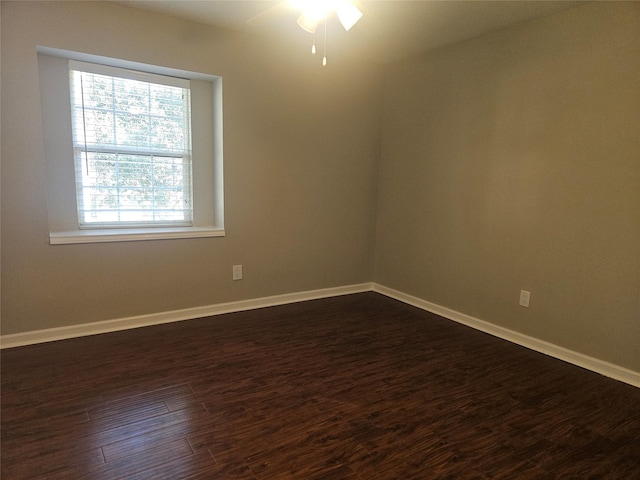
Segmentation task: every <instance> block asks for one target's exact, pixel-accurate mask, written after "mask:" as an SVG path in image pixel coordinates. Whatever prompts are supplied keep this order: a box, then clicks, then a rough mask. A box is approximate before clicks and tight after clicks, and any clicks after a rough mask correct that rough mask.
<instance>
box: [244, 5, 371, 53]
mask: <svg viewBox="0 0 640 480" xmlns="http://www.w3.org/2000/svg"><path fill="white" fill-rule="evenodd" d="M291 8H293V9H296V10H298V11H300V12H301V13H300V16H299V17H298V20H297V23H298V25H299V26H300V28H302V29H303V30H304V31H306V32H309V33H311V34H313V36H314V38H313V45H312V47H311V53H312V54H315V53H316V39H315V34H316V31H317V29H318V26H319V25H320V24H323V25H324V50H325V51H324V55H323V57H322V64H323V65H326V64H327V56H326V43H327V38H326V37H327V17H328V16H329V15H330V14H333V13H335V15H336V16H337V17H338V20H339V21H340V24H341V25H342V27H343V28H344V29H345V30H346V31H349V30H351V28H352V27H353V26H354V25H355V24H356V23H358V21H359V20H360V19H361V18H362V16H363V12H362V10H361V8H359V7H358V6H357V5H356V2H355V1H354V0H284V1H282V2H280V3H278V4H277V5H275V6H273V7H271V8H269V9H267V10H265V11H264V12H262V13H260V14H258V15H256V16H255V17H253V18H250V19H249V20H248V21H247V22H248V23H252V24H256V23H258V22H259V21H260V20H261V19H263V18H264V17H266V16H272V15H274V14H277V13H278V12H280V11H282V10H284V9H291Z"/></svg>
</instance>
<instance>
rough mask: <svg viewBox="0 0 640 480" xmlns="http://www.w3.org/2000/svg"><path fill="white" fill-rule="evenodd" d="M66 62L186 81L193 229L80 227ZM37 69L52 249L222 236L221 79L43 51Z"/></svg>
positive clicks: (70, 53) (44, 49)
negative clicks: (189, 100) (189, 95)
mask: <svg viewBox="0 0 640 480" xmlns="http://www.w3.org/2000/svg"><path fill="white" fill-rule="evenodd" d="M69 60H72V61H81V62H89V63H92V64H99V65H105V66H106V67H117V68H124V69H128V70H135V71H139V72H142V73H143V74H144V73H148V74H155V75H164V76H169V77H177V78H185V79H188V80H189V81H190V82H191V93H192V111H191V125H192V147H193V149H192V156H193V170H192V176H193V192H192V194H193V223H192V225H191V226H152V227H134V228H130V227H125V228H92V229H81V228H80V227H79V225H78V215H77V203H76V198H75V166H74V154H73V142H72V133H71V132H72V130H71V128H72V127H71V100H70V89H69V66H68V61H69ZM38 64H39V73H40V90H41V105H42V123H43V134H44V146H45V163H46V170H47V196H48V213H49V243H50V244H51V245H59V244H73V243H102V242H121V241H137V240H158V239H175V238H199V237H220V236H224V235H225V230H224V190H223V189H224V181H223V167H222V165H223V162H222V160H223V145H222V140H223V136H222V78H221V77H219V76H214V75H209V74H202V73H196V72H190V71H184V70H177V69H171V68H166V67H156V66H150V65H147V64H141V63H137V62H129V61H124V60H118V59H113V58H108V57H99V56H95V55H89V54H83V53H78V52H70V51H66V50H59V49H53V48H48V47H38ZM70 192H71V193H73V195H71V194H70Z"/></svg>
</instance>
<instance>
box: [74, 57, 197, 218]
mask: <svg viewBox="0 0 640 480" xmlns="http://www.w3.org/2000/svg"><path fill="white" fill-rule="evenodd" d="M114 70H117V69H114ZM71 78H72V103H73V105H72V107H73V112H74V114H73V132H74V145H75V151H76V181H77V185H78V187H77V189H78V193H77V198H78V216H79V220H80V224H81V225H105V226H108V225H110V224H113V225H118V224H149V223H151V224H153V223H156V224H171V223H179V224H180V225H188V224H190V222H191V219H192V205H191V203H192V202H191V182H192V179H191V153H190V149H191V132H190V125H189V123H190V122H189V117H190V109H189V107H190V105H189V91H188V90H187V89H185V88H180V87H175V86H169V85H160V84H156V83H148V82H144V81H139V80H131V79H127V78H120V77H118V76H113V77H110V76H107V75H99V74H93V73H87V72H79V71H74V72H73V75H72V77H71Z"/></svg>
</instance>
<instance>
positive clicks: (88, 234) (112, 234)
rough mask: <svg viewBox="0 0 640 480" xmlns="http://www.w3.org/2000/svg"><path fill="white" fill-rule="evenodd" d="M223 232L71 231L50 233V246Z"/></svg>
mask: <svg viewBox="0 0 640 480" xmlns="http://www.w3.org/2000/svg"><path fill="white" fill-rule="evenodd" d="M224 236H225V231H224V229H222V228H216V227H175V228H128V229H124V228H123V229H102V230H100V229H98V230H72V231H69V232H50V233H49V244H50V245H68V244H72V243H107V242H136V241H140V240H170V239H176V238H203V237H224Z"/></svg>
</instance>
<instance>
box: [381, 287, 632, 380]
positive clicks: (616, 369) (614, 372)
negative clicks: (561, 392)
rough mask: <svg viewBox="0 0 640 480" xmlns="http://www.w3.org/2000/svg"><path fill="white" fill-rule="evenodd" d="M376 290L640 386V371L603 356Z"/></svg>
mask: <svg viewBox="0 0 640 480" xmlns="http://www.w3.org/2000/svg"><path fill="white" fill-rule="evenodd" d="M373 291H374V292H378V293H381V294H383V295H386V296H387V297H391V298H394V299H396V300H399V301H401V302H403V303H407V304H409V305H413V306H414V307H418V308H420V309H422V310H426V311H428V312H431V313H435V314H436V315H439V316H441V317H444V318H447V319H449V320H453V321H454V322H458V323H462V324H463V325H467V326H468V327H471V328H474V329H476V330H480V331H481V332H485V333H488V334H490V335H493V336H495V337H499V338H502V339H504V340H507V341H509V342H512V343H515V344H517V345H521V346H523V347H526V348H529V349H531V350H535V351H536V352H540V353H543V354H545V355H549V356H550V357H554V358H557V359H559V360H563V361H565V362H568V363H572V364H573V365H577V366H579V367H582V368H586V369H587V370H591V371H593V372H596V373H599V374H601V375H604V376H606V377H610V378H613V379H615V380H619V381H621V382H624V383H628V384H629V385H633V386H634V387H640V372H636V371H633V370H629V369H627V368H624V367H621V366H619V365H615V364H613V363H609V362H605V361H604V360H599V359H597V358H593V357H589V356H588V355H584V354H582V353H578V352H574V351H573V350H569V349H567V348H564V347H560V346H558V345H554V344H553V343H549V342H545V341H544V340H540V339H537V338H535V337H530V336H528V335H524V334H522V333H518V332H515V331H513V330H509V329H508V328H504V327H500V326H498V325H495V324H493V323H489V322H485V321H484V320H480V319H478V318H475V317H472V316H470V315H467V314H464V313H460V312H457V311H455V310H451V309H449V308H446V307H443V306H441V305H437V304H435V303H431V302H428V301H426V300H422V299H421V298H418V297H414V296H412V295H408V294H406V293H403V292H400V291H398V290H393V289H391V288H388V287H385V286H383V285H379V284H377V283H374V284H373Z"/></svg>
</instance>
